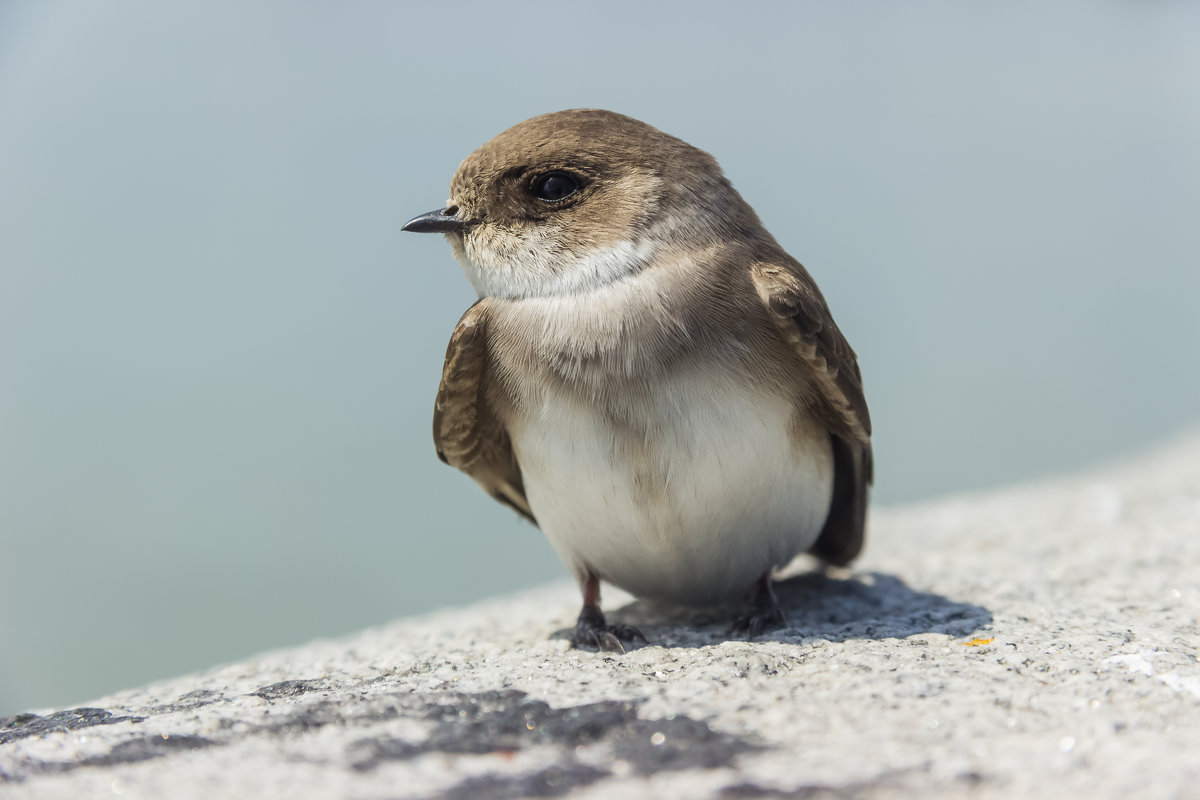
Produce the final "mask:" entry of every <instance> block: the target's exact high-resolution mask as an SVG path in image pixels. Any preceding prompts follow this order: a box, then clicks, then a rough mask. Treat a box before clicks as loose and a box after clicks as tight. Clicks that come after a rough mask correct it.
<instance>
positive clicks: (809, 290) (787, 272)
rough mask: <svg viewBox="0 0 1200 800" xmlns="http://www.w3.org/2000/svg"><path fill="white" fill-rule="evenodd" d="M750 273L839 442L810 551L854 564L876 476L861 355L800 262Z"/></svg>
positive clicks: (833, 439)
mask: <svg viewBox="0 0 1200 800" xmlns="http://www.w3.org/2000/svg"><path fill="white" fill-rule="evenodd" d="M750 276H751V278H752V280H753V281H754V287H755V289H756V290H757V291H758V296H759V298H760V299H761V300H762V302H763V305H764V306H766V309H767V312H768V315H769V316H770V318H771V321H772V322H773V323H774V324H775V327H776V328H777V329H778V331H779V334H780V336H781V337H782V338H783V340H784V341H785V342H787V343H788V344H789V345H791V346H792V349H793V350H794V351H795V352H796V353H797V355H799V356H800V358H801V359H802V360H803V361H804V363H805V364H806V365H807V367H808V368H807V370H805V372H806V374H805V375H803V376H797V378H798V379H801V380H806V381H808V382H809V383H811V384H812V385H813V386H814V387H815V388H816V389H817V394H818V397H819V400H818V403H817V407H816V412H817V414H818V415H819V416H820V417H821V419H822V420H823V421H824V422H825V424H826V427H827V428H828V429H829V433H830V439H831V442H832V446H833V461H834V480H833V500H832V503H831V505H830V509H829V516H828V517H827V519H826V521H825V526H824V528H823V529H822V530H821V534H820V536H819V537H818V538H817V541H816V543H815V544H814V545H813V546H812V548H811V550H810V552H812V553H813V554H814V555H816V556H818V557H820V558H822V559H825V560H826V561H830V562H832V563H834V564H846V563H849V562H850V561H851V560H853V559H854V557H855V556H857V555H858V553H859V552H860V551H861V550H862V546H863V539H864V532H865V528H866V517H867V491H868V487H869V486H870V484H871V482H872V480H873V479H874V474H873V473H874V458H873V454H872V452H871V416H870V412H868V410H867V400H866V396H865V395H864V394H863V384H862V372H861V371H860V370H859V367H858V358H857V357H856V356H855V354H854V350H852V349H851V348H850V344H849V343H848V342H847V341H846V337H844V336H843V335H842V332H841V331H840V330H838V327H837V324H836V323H834V321H833V315H832V314H831V313H830V312H829V306H828V305H826V303H825V298H824V297H822V296H821V292H820V290H819V289H818V288H817V285H816V282H814V281H813V279H812V276H810V275H809V274H808V272H807V270H805V269H804V267H802V266H801V265H800V264H799V263H797V262H790V263H783V264H756V265H754V267H752V268H751V270H750Z"/></svg>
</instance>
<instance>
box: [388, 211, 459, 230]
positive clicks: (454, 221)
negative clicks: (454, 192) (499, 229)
mask: <svg viewBox="0 0 1200 800" xmlns="http://www.w3.org/2000/svg"><path fill="white" fill-rule="evenodd" d="M471 224H472V221H471V220H468V219H466V218H465V215H464V214H463V212H462V209H460V208H459V207H458V206H447V207H446V208H439V209H438V210H437V211H430V212H429V213H428V214H422V215H421V216H419V217H413V218H412V219H410V220H409V221H408V222H406V223H404V227H403V228H401V229H400V230H402V231H412V232H413V233H458V232H461V231H464V230H466V229H467V228H469V227H470V226H471Z"/></svg>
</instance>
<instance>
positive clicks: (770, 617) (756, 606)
mask: <svg viewBox="0 0 1200 800" xmlns="http://www.w3.org/2000/svg"><path fill="white" fill-rule="evenodd" d="M786 624H787V620H785V619H784V618H783V609H782V608H780V607H779V601H778V600H776V599H775V592H774V591H773V590H772V589H771V576H770V574H767V575H763V576H762V577H761V578H759V580H758V583H757V584H755V589H754V599H753V600H751V602H750V608H749V610H747V611H746V613H745V614H742V615H741V616H740V617H738V618H737V619H735V620H734V621H733V632H734V633H740V634H745V636H746V638H748V639H753V638H755V637H757V636H759V635H760V634H762V633H763V632H765V631H769V630H774V629H775V628H782V627H783V626H784V625H786Z"/></svg>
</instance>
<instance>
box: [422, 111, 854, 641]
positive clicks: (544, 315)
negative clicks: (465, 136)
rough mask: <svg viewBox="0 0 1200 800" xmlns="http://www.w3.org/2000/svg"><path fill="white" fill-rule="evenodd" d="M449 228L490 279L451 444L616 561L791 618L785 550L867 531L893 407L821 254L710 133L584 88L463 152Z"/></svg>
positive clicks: (540, 521)
mask: <svg viewBox="0 0 1200 800" xmlns="http://www.w3.org/2000/svg"><path fill="white" fill-rule="evenodd" d="M404 230H406V231H418V232H433V233H444V234H445V235H446V239H447V240H448V241H449V243H450V247H451V249H452V250H453V251H454V256H455V258H456V259H457V260H458V261H459V263H460V264H461V265H462V268H463V270H464V271H465V272H466V275H467V279H468V280H469V281H470V282H471V285H472V286H473V287H474V288H475V291H476V292H477V293H478V295H479V298H480V299H479V301H478V302H477V303H475V305H473V306H471V308H470V309H468V310H467V312H466V314H464V315H463V317H462V319H461V320H459V323H458V325H457V327H456V328H455V329H454V333H453V336H452V337H451V339H450V345H449V348H448V350H447V352H446V363H445V367H444V369H443V373H442V382H441V386H440V388H439V390H438V396H437V404H436V407H435V410H434V417H433V435H434V441H435V443H436V445H437V451H438V456H439V457H440V458H441V459H442V460H443V461H445V462H446V463H448V464H451V465H452V466H454V467H457V468H458V469H460V470H462V471H463V472H465V473H467V474H468V475H470V476H471V478H473V479H474V480H475V482H476V483H478V484H479V485H480V486H481V487H483V489H484V490H485V491H486V492H488V493H489V494H490V495H491V496H492V497H494V498H495V499H497V500H499V501H500V502H502V503H504V504H506V505H509V506H511V507H513V508H515V509H516V510H517V511H518V512H520V513H521V514H523V515H524V516H526V517H528V518H529V519H530V520H531V521H533V522H534V523H535V524H537V525H538V526H539V527H540V528H541V529H542V531H543V532H544V533H545V535H546V538H547V539H549V541H550V544H551V545H552V546H553V547H554V549H555V550H556V551H557V552H558V554H559V556H560V557H561V558H562V560H563V561H564V562H565V563H566V564H567V566H568V567H569V568H570V570H571V572H572V573H573V574H574V575H575V577H576V578H577V579H578V580H579V583H580V586H581V588H582V592H583V610H582V611H581V612H580V614H579V619H578V622H577V624H576V628H575V632H574V637H573V638H574V642H575V644H576V645H584V646H594V647H598V648H601V649H604V650H622V649H623V647H622V644H621V642H622V640H624V641H630V640H632V639H641V638H642V636H641V634H640V633H639V632H638V631H637V630H636V629H634V628H631V627H628V626H624V625H609V624H607V622H606V621H605V619H604V615H603V614H602V613H601V611H600V582H601V581H608V582H610V583H612V584H615V585H616V586H620V587H621V588H623V589H625V590H627V591H629V592H631V593H632V594H634V595H636V596H638V597H643V598H649V599H657V600H662V601H666V602H670V603H674V604H682V605H691V606H711V605H715V604H718V603H723V602H728V601H730V600H735V599H739V598H745V599H746V601H747V610H746V613H745V614H744V615H742V616H741V617H739V619H738V620H737V621H735V628H736V629H738V630H740V631H744V632H746V633H748V634H749V635H750V636H755V635H758V634H759V633H761V632H762V631H764V630H766V629H768V628H771V627H776V626H779V625H782V624H783V622H784V620H783V614H782V611H781V610H780V608H779V605H778V603H777V602H776V600H775V596H774V592H773V591H772V589H771V573H772V571H773V570H774V569H775V568H777V567H780V566H783V565H785V564H787V563H788V562H789V561H791V560H792V559H793V558H794V557H795V556H797V555H799V554H801V553H805V552H807V553H811V554H813V555H815V556H817V557H818V558H820V559H823V560H824V561H826V562H829V563H832V564H837V565H841V564H846V563H848V562H849V561H850V560H852V559H853V558H854V557H855V556H856V555H858V553H859V551H860V550H861V549H862V544H863V528H864V524H865V518H866V508H867V489H868V486H869V484H870V483H871V480H872V456H871V422H870V417H869V415H868V412H867V403H866V399H865V398H864V396H863V387H862V375H861V373H860V371H859V368H858V363H857V361H856V358H855V355H854V351H853V350H852V349H851V348H850V345H849V344H848V343H847V342H846V339H845V337H844V336H842V333H841V332H840V331H839V330H838V327H837V325H836V324H835V323H834V321H833V317H832V315H831V314H830V311H829V307H828V306H827V305H826V303H825V299H824V298H823V297H822V296H821V292H820V290H818V289H817V285H816V283H815V282H814V281H813V279H812V276H810V275H809V274H808V272H807V271H806V270H805V269H804V267H803V266H801V265H800V263H799V262H797V261H796V260H795V259H793V258H792V257H791V256H789V255H788V254H787V253H786V252H784V250H783V248H782V247H780V245H779V243H778V242H776V241H775V239H774V238H773V237H772V236H771V234H769V233H768V232H767V231H766V229H764V228H763V225H762V223H761V222H760V221H759V218H758V216H757V215H756V214H755V213H754V210H753V209H752V208H750V206H749V205H748V204H747V203H746V202H745V201H744V200H743V199H742V197H741V196H740V195H739V194H738V193H737V191H735V190H734V188H733V186H732V184H730V182H729V180H728V179H727V178H726V177H725V176H724V174H723V173H722V172H721V168H720V167H719V166H718V165H717V162H716V160H715V159H713V157H712V156H710V155H709V154H708V153H706V152H704V151H702V150H699V149H697V148H695V147H692V146H691V145H689V144H687V143H686V142H683V141H681V140H679V139H676V138H675V137H673V136H669V135H667V134H665V133H663V132H662V131H659V130H656V129H655V128H652V127H650V126H649V125H646V124H645V123H642V122H639V121H638V120H635V119H632V118H630V117H626V116H622V115H620V114H615V113H612V112H609V111H600V110H591V109H577V110H571V111H561V112H557V113H553V114H546V115H543V116H539V117H534V118H533V119H530V120H526V121H525V122H522V123H520V124H518V125H515V126H513V127H512V128H509V129H508V130H506V131H504V132H503V133H501V134H500V135H498V136H496V137H495V138H494V139H492V140H491V141H489V142H487V143H486V144H484V145H483V146H482V147H480V148H479V149H478V150H476V151H475V152H474V153H472V154H471V155H470V156H469V157H468V158H467V159H466V160H465V161H463V163H462V164H461V165H460V166H459V168H458V172H457V173H456V174H455V175H454V179H453V181H452V182H451V185H450V200H449V203H448V205H447V206H446V207H445V208H442V209H440V210H438V211H433V212H431V213H428V214H423V215H421V216H419V217H416V218H415V219H412V220H410V221H409V222H408V223H406V224H405V225H404Z"/></svg>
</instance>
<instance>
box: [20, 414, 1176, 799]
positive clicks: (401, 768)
mask: <svg viewBox="0 0 1200 800" xmlns="http://www.w3.org/2000/svg"><path fill="white" fill-rule="evenodd" d="M1198 565H1200V437H1191V438H1189V439H1187V440H1185V441H1183V442H1181V443H1180V444H1179V445H1177V446H1176V447H1174V448H1171V449H1169V450H1167V451H1162V452H1159V453H1157V454H1156V455H1154V456H1153V457H1150V458H1146V459H1142V460H1139V461H1136V462H1131V463H1130V464H1129V465H1126V466H1125V467H1121V468H1117V469H1113V470H1107V471H1102V472H1096V473H1093V474H1089V475H1085V476H1080V477H1076V478H1070V479H1064V480H1059V481H1053V482H1048V483H1045V484H1041V485H1035V486H1029V487H1018V488H1014V489H1009V490H1005V491H1001V492H994V493H988V494H980V495H973V496H965V497H957V498H952V499H949V500H945V501H940V502H936V503H929V504H924V505H920V506H914V507H909V508H903V509H896V510H885V511H883V512H879V513H876V514H875V516H874V518H873V523H872V531H871V545H870V551H869V552H868V554H867V556H866V557H865V558H864V559H863V560H862V562H861V563H860V564H859V565H858V566H857V567H856V568H855V570H854V571H852V572H841V573H814V572H804V571H803V569H805V568H809V569H811V565H800V566H801V571H800V572H798V573H797V574H796V575H795V576H794V577H792V578H790V579H789V580H787V581H785V582H784V583H783V584H782V586H781V590H780V599H781V601H782V603H783V605H784V608H785V611H786V613H787V616H788V622H789V625H788V627H787V628H785V629H783V630H780V631H775V632H772V633H770V634H768V635H766V636H764V637H762V638H761V639H760V640H757V641H753V642H747V641H740V640H738V639H736V638H731V637H730V636H729V634H728V619H729V613H730V612H728V611H723V612H709V613H699V614H698V613H686V612H681V611H678V610H672V609H664V608H656V607H651V606H647V605H645V604H641V603H631V602H629V598H627V597H624V598H623V597H621V596H620V595H619V594H616V593H613V592H610V593H609V597H608V603H607V606H608V607H609V608H610V609H615V611H614V612H613V613H612V614H611V616H612V617H613V618H614V619H615V620H618V621H622V622H628V623H632V624H636V625H639V626H640V627H641V629H642V631H643V632H644V633H645V634H646V635H647V637H648V638H649V639H650V642H651V644H650V645H649V646H645V647H641V648H639V649H635V650H631V651H630V652H628V653H626V654H624V655H611V654H597V653H592V652H582V651H579V650H572V649H570V648H569V647H568V645H567V642H566V640H565V638H564V637H565V633H566V629H567V626H569V625H570V624H571V622H572V621H573V617H574V614H575V612H576V610H577V602H578V601H577V597H576V594H575V591H574V588H573V587H571V586H569V585H566V584H559V585H554V586H550V587H546V588H541V589H537V590H534V591H530V592H527V593H525V594H523V595H519V596H516V597H512V598H505V599H500V600H495V601H491V602H487V603H483V604H480V605H478V606H474V607H471V608H466V609H460V610H452V611H444V612H441V613H437V614H433V615H430V616H426V617H423V618H419V619H411V620H404V621H401V622H398V623H395V624H393V625H390V626H388V627H385V628H381V629H378V630H369V631H366V632H364V633H362V634H359V635H357V636H353V637H350V638H347V639H344V640H340V641H329V642H317V643H314V644H311V645H309V646H307V647H301V648H297V649H294V650H287V651H282V652H275V653H268V654H265V655H262V656H261V657H259V658H256V659H254V660H251V661H248V662H246V663H242V664H235V665H233V666H229V667H225V668H221V669H216V670H213V671H210V672H207V673H203V674H200V675H194V676H188V677H184V678H179V679H176V680H172V681H167V682H164V683H160V684H156V685H152V686H148V687H145V688H143V689H137V690H133V691H128V692H123V693H120V694H117V695H114V696H112V697H108V698H104V699H102V700H98V701H96V702H95V703H94V704H93V706H92V707H87V708H77V709H70V710H66V711H46V712H41V713H39V714H36V715H35V714H25V715H19V716H16V717H10V718H6V719H0V796H2V797H5V798H15V799H19V798H33V797H37V798H81V797H95V796H113V795H124V796H126V797H135V798H142V797H144V798H162V797H171V798H185V799H186V798H211V797H255V798H275V797H279V798H284V797H286V798H335V797H346V798H364V799H365V798H408V797H412V798H424V797H448V798H488V797H493V798H517V797H565V796H571V797H579V798H587V797H595V798H598V797H609V796H628V797H655V798H657V797H663V798H689V800H691V799H692V798H697V797H717V798H772V797H795V798H838V797H872V798H891V797H916V796H920V797H963V796H967V795H969V796H971V797H984V798H987V797H1062V796H1072V797H1081V796H1088V797H1092V798H1109V797H1112V798H1118V797H1119V798H1127V797H1139V798H1146V797H1189V796H1191V797H1194V796H1196V792H1197V788H1196V787H1197V786H1200V756H1197V755H1196V753H1197V751H1198V745H1197V743H1200V664H1198V663H1197V649H1198V646H1200V625H1198V622H1197V618H1198V616H1200V615H1198V613H1197V611H1198V608H1200V566H1198Z"/></svg>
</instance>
